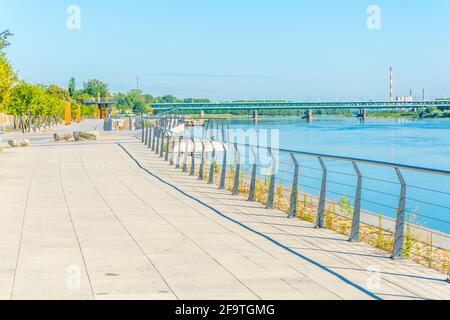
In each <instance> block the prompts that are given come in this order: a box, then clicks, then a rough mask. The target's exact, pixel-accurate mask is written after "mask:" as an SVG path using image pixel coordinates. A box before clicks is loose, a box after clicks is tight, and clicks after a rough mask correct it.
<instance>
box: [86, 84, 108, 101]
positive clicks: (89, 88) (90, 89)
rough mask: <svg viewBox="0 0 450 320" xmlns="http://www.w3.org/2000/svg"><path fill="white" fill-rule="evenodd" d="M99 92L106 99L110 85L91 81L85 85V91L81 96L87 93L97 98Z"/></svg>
mask: <svg viewBox="0 0 450 320" xmlns="http://www.w3.org/2000/svg"><path fill="white" fill-rule="evenodd" d="M98 92H100V95H101V96H102V97H104V96H105V95H106V92H108V84H107V83H106V82H103V81H100V80H97V79H94V80H89V81H88V82H87V83H84V84H83V89H82V90H81V94H83V93H86V94H88V95H89V96H90V97H91V98H97V93H98Z"/></svg>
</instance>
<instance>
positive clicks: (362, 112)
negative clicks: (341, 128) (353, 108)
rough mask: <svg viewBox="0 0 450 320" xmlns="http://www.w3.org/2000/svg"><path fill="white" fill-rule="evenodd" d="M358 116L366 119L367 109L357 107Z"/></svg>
mask: <svg viewBox="0 0 450 320" xmlns="http://www.w3.org/2000/svg"><path fill="white" fill-rule="evenodd" d="M358 118H360V119H363V120H366V119H367V109H359V113H358Z"/></svg>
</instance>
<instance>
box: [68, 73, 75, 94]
mask: <svg viewBox="0 0 450 320" xmlns="http://www.w3.org/2000/svg"><path fill="white" fill-rule="evenodd" d="M68 90H69V95H70V97H71V98H72V99H75V96H76V94H77V92H76V90H77V89H76V82H75V78H73V77H72V78H70V81H69V88H68Z"/></svg>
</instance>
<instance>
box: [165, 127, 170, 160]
mask: <svg viewBox="0 0 450 320" xmlns="http://www.w3.org/2000/svg"><path fill="white" fill-rule="evenodd" d="M166 140H167V143H166V144H167V146H166V157H165V158H164V161H169V152H170V140H171V139H170V135H169V134H167V138H166Z"/></svg>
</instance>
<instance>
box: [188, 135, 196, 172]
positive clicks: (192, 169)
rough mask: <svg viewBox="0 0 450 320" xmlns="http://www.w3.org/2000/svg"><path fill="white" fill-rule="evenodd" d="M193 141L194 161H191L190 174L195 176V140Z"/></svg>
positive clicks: (192, 139)
mask: <svg viewBox="0 0 450 320" xmlns="http://www.w3.org/2000/svg"><path fill="white" fill-rule="evenodd" d="M191 141H192V161H191V170H190V172H189V175H190V176H193V175H195V151H196V150H195V149H196V148H195V139H194V138H191Z"/></svg>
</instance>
